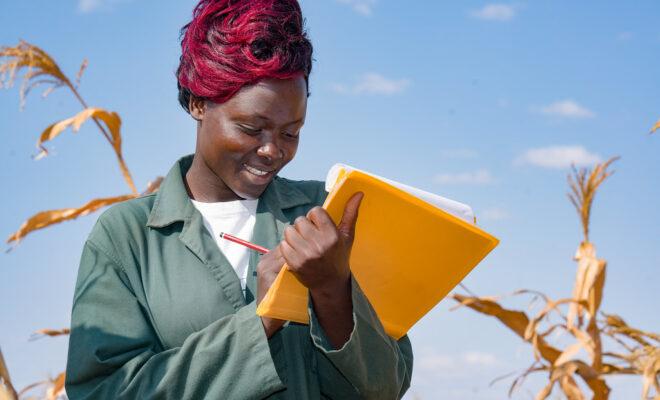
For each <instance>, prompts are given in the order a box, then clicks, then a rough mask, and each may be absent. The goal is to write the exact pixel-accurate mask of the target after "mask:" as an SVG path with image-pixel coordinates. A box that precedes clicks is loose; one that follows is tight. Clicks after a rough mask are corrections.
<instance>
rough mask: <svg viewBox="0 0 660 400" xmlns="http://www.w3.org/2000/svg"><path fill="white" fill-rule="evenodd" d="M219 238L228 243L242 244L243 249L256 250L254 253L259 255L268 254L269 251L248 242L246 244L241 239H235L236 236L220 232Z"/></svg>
mask: <svg viewBox="0 0 660 400" xmlns="http://www.w3.org/2000/svg"><path fill="white" fill-rule="evenodd" d="M220 237H221V238H223V239H227V240H229V241H230V242H234V243H238V244H242V245H243V246H245V247H247V248H249V249H252V250H256V251H258V252H259V253H261V254H266V253H268V252H269V251H270V250H268V249H267V248H265V247H261V246H259V245H258V244H254V243H250V242H248V241H247V240H243V239H241V238H237V237H236V236H233V235H230V234H228V233H224V232H220Z"/></svg>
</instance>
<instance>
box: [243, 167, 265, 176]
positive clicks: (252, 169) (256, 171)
mask: <svg viewBox="0 0 660 400" xmlns="http://www.w3.org/2000/svg"><path fill="white" fill-rule="evenodd" d="M243 165H244V166H245V169H247V170H248V171H249V172H251V173H253V174H255V175H259V176H264V175H268V174H269V173H270V172H271V171H262V170H260V169H256V168H254V167H250V166H249V165H247V164H243Z"/></svg>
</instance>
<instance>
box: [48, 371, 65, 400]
mask: <svg viewBox="0 0 660 400" xmlns="http://www.w3.org/2000/svg"><path fill="white" fill-rule="evenodd" d="M65 379H66V375H65V373H64V372H62V373H61V374H59V375H57V378H55V379H53V380H51V387H49V388H48V390H47V391H46V398H47V399H48V400H56V399H57V398H58V397H59V396H61V395H63V394H64V381H65Z"/></svg>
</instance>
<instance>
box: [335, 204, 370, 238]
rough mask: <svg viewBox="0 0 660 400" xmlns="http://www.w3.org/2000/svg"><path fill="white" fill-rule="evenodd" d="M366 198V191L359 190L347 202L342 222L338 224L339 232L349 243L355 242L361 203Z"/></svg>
mask: <svg viewBox="0 0 660 400" xmlns="http://www.w3.org/2000/svg"><path fill="white" fill-rule="evenodd" d="M363 198H364V193H362V192H357V193H355V194H354V195H353V196H351V198H350V199H349V200H348V202H346V207H344V215H343V216H342V217H341V222H340V223H339V225H338V226H337V230H338V231H339V233H340V234H341V235H342V236H344V238H346V239H347V240H348V241H349V243H352V242H353V238H354V237H355V224H356V223H357V219H358V211H359V210H360V204H362V199H363Z"/></svg>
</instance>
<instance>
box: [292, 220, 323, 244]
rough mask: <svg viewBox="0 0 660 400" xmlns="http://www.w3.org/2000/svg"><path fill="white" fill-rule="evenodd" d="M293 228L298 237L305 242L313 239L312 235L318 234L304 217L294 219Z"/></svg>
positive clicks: (314, 227) (310, 222)
mask: <svg viewBox="0 0 660 400" xmlns="http://www.w3.org/2000/svg"><path fill="white" fill-rule="evenodd" d="M293 226H294V228H296V231H298V233H299V234H300V236H302V237H303V238H304V239H307V240H308V239H310V238H313V237H314V235H315V234H316V233H317V232H318V229H317V228H316V226H314V224H313V223H312V221H310V220H309V219H308V218H306V217H304V216H300V217H298V218H296V220H295V221H294V222H293Z"/></svg>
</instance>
